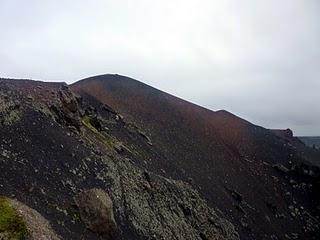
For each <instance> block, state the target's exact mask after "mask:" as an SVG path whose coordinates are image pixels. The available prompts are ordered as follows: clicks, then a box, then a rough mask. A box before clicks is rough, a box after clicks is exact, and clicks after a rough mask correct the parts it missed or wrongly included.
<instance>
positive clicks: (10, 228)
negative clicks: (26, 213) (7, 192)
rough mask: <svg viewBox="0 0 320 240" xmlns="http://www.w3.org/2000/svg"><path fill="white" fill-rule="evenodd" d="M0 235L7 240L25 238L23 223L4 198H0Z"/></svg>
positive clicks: (25, 232)
mask: <svg viewBox="0 0 320 240" xmlns="http://www.w3.org/2000/svg"><path fill="white" fill-rule="evenodd" d="M1 235H3V236H5V237H6V238H7V239H16V240H23V239H25V238H26V236H27V227H26V224H25V222H24V221H23V219H22V217H21V216H19V215H18V213H17V211H16V210H15V209H14V208H13V207H12V206H11V204H10V202H9V201H8V199H6V198H4V197H0V236H1ZM6 238H5V239H6Z"/></svg>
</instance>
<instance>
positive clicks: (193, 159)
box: [0, 75, 320, 240]
mask: <svg viewBox="0 0 320 240" xmlns="http://www.w3.org/2000/svg"><path fill="white" fill-rule="evenodd" d="M302 150H303V153H302ZM307 151H308V148H307V147H305V146H304V145H303V144H302V143H300V142H297V141H296V139H294V138H293V137H290V138H286V137H283V136H282V135H281V134H280V135H279V134H276V133H275V132H274V131H270V130H267V129H264V128H261V127H258V126H255V125H253V124H251V123H249V122H247V121H245V120H243V119H240V118H238V117H236V116H234V115H232V114H230V113H228V112H226V111H218V112H213V111H209V110H207V109H204V108H201V107H198V106H196V105H193V104H191V103H188V102H185V101H183V100H180V99H178V98H175V97H173V96H170V95H168V94H165V93H163V92H160V91H159V90H156V89H153V88H151V87H149V86H147V85H144V84H142V83H139V82H137V81H135V80H132V79H129V78H125V77H122V76H118V75H104V76H99V77H95V78H91V79H86V80H83V81H80V82H78V83H76V84H74V85H72V86H68V85H66V84H65V83H44V82H37V81H27V80H8V79H1V80H0V195H2V197H1V201H0V239H15V238H18V237H19V238H21V239H190V240H191V239H199V240H206V239H318V238H319V210H320V209H319V196H318V194H319V169H318V167H316V166H314V164H313V163H312V162H314V161H315V159H316V158H317V157H318V156H319V154H318V152H315V153H313V155H312V159H311V157H309V155H306V154H304V152H307ZM1 203H3V204H1ZM8 213H10V214H8ZM35 216H36V217H35ZM17 222H18V223H19V225H17V224H16V223H17ZM12 224H13V225H12ZM12 226H18V227H12ZM35 226H41V227H38V228H37V227H35ZM17 236H18V237H17ZM39 236H40V237H39Z"/></svg>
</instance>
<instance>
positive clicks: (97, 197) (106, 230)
mask: <svg viewBox="0 0 320 240" xmlns="http://www.w3.org/2000/svg"><path fill="white" fill-rule="evenodd" d="M75 202H76V204H77V206H78V208H79V211H80V216H81V220H82V221H83V222H84V223H85V224H86V226H87V228H89V229H90V230H91V231H93V232H96V233H99V234H102V235H104V236H108V237H112V236H113V235H114V234H115V232H116V222H115V219H114V216H113V205H112V200H111V198H110V197H109V195H108V194H107V193H106V192H105V191H103V190H101V189H96V188H94V189H90V190H86V191H83V192H81V193H80V194H78V195H77V196H76V197H75Z"/></svg>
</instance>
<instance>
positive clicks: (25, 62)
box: [0, 0, 320, 135]
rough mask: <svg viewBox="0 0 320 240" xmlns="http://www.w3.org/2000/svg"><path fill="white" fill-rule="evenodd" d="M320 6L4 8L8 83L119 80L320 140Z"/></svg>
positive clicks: (12, 1) (7, 0)
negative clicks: (127, 79)
mask: <svg viewBox="0 0 320 240" xmlns="http://www.w3.org/2000/svg"><path fill="white" fill-rule="evenodd" d="M319 11H320V4H319V1H317V0H310V1H301V0H281V1H276V0H269V1H256V0H244V1H237V0H233V1H231V0H230V1H218V0H217V1H214V0H202V1H199V0H184V1H182V0H181V1H180V0H163V1H148V0H137V1H129V0H127V1H126V0H119V1H111V0H104V1H103V0H95V1H86V0H79V1H71V0H64V1H62V0H61V1H60V0H56V1H46V0H30V1H22V0H20V1H18V0H1V2H0V31H1V37H0V46H1V48H0V75H1V76H2V77H13V78H32V79H42V80H53V81H67V82H70V83H71V82H73V81H76V80H79V79H82V78H84V77H87V76H92V75H96V74H102V73H119V74H123V75H127V76H131V77H133V78H136V79H139V80H141V81H143V82H145V83H147V84H150V85H153V86H155V87H158V88H160V89H162V90H164V91H167V92H170V93H172V94H174V95H178V96H180V97H182V98H185V99H187V100H190V101H192V102H195V103H197V104H200V105H203V106H205V107H208V108H210V109H213V110H217V109H221V108H224V109H227V110H229V111H232V112H233V113H235V114H237V115H239V116H241V117H243V118H246V119H248V120H249V121H251V122H253V123H256V124H259V125H262V126H265V127H269V128H287V127H290V128H292V129H293V130H294V131H295V133H296V134H297V135H320V121H319V120H320V107H319V102H320V94H319V90H320V79H319V77H320V72H319V62H320V48H319V47H318V44H319V42H320V25H319V22H320V15H319V14H318V13H319Z"/></svg>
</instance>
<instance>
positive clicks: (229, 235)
mask: <svg viewBox="0 0 320 240" xmlns="http://www.w3.org/2000/svg"><path fill="white" fill-rule="evenodd" d="M104 162H105V164H106V168H105V172H103V173H101V176H102V177H103V178H104V179H105V180H106V181H107V180H109V181H110V182H111V183H112V185H111V194H112V196H113V199H114V202H113V203H114V208H115V211H116V215H117V216H118V218H119V222H118V225H119V227H120V225H122V228H129V229H132V231H133V232H135V234H136V235H137V237H135V238H134V239H154V240H157V239H177V240H203V239H210V240H215V239H217V240H218V239H221V240H222V239H223V240H225V239H239V235H238V233H237V232H236V230H235V228H234V226H233V225H232V224H231V223H230V222H228V221H227V220H226V219H224V217H223V216H221V214H218V213H217V212H216V211H215V210H214V209H212V208H210V207H209V206H208V205H207V203H206V201H205V200H203V199H202V198H201V197H200V195H199V193H198V192H197V191H196V190H194V189H193V188H192V187H191V186H190V185H189V184H188V183H185V182H183V181H175V180H171V179H167V178H164V177H161V176H158V175H156V174H153V173H152V172H146V171H144V170H142V169H140V168H138V167H136V166H134V165H133V164H131V162H130V160H129V159H128V160H127V161H124V160H122V159H120V158H119V159H114V160H113V159H107V158H106V159H104ZM130 234H131V233H130ZM128 237H130V236H124V238H123V239H126V238H128Z"/></svg>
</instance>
